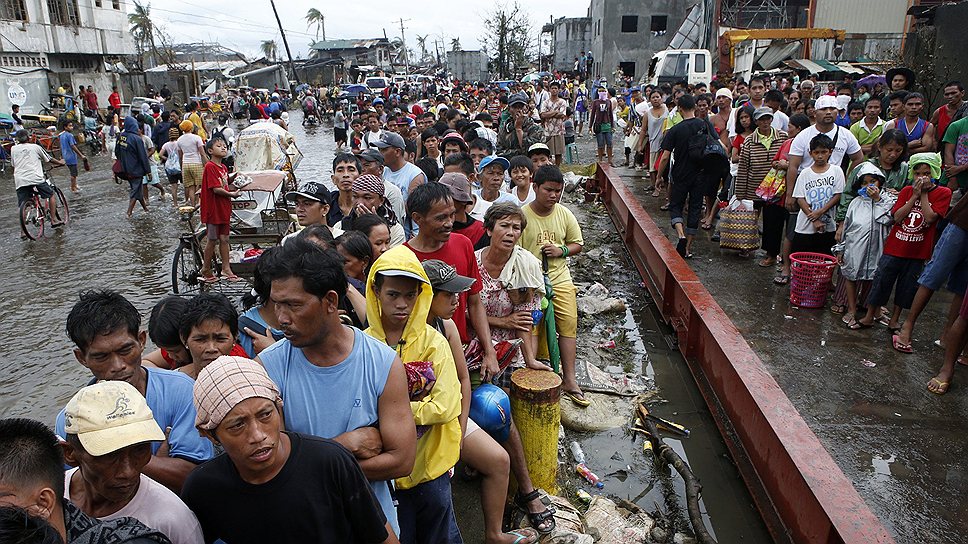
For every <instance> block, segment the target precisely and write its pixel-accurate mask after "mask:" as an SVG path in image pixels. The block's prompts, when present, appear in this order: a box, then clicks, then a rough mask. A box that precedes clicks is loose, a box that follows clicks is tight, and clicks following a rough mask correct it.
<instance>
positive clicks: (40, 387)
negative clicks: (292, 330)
mask: <svg viewBox="0 0 968 544" xmlns="http://www.w3.org/2000/svg"><path fill="white" fill-rule="evenodd" d="M297 119H301V114H299V113H294V114H293V121H294V123H293V126H292V127H291V129H292V133H293V134H294V135H295V136H296V139H297V142H298V145H299V147H300V149H301V150H302V152H303V153H304V154H305V158H304V159H303V162H302V164H301V165H300V167H299V169H298V171H297V176H298V178H299V180H300V181H312V180H317V181H319V180H323V179H325V180H327V182H328V180H329V177H330V170H331V162H332V157H333V149H334V145H333V135H332V128H330V127H328V126H327V125H326V124H325V123H324V125H323V126H322V127H310V129H309V130H310V131H312V132H313V133H312V134H306V133H305V132H304V131H303V130H302V128H301V127H300V126H299V122H298V120H297ZM91 163H92V167H93V168H92V170H91V172H84V171H83V169H82V170H81V172H80V176H79V178H78V184H79V185H80V187H81V189H82V191H81V192H80V193H79V194H77V195H72V194H70V191H68V187H70V183H69V179H68V177H67V175H68V174H67V170H66V169H65V168H56V169H54V170H53V172H52V175H53V178H54V182H55V183H56V184H57V185H58V186H59V187H60V188H61V189H62V190H64V191H65V193H67V198H68V201H69V204H70V207H71V223H70V225H69V226H68V227H67V228H66V229H61V230H59V231H56V232H51V231H50V230H48V237H47V238H44V239H42V240H39V241H36V242H31V241H22V240H21V239H20V224H19V221H18V216H17V213H18V212H17V197H16V194H15V193H14V184H13V176H12V175H11V173H10V169H9V168H8V169H7V172H6V173H5V174H3V175H0V210H2V211H0V259H2V261H3V266H2V268H0V299H2V300H3V301H4V304H3V307H2V308H0V323H3V324H4V325H5V326H8V327H10V331H9V333H8V334H7V335H6V336H7V337H6V338H5V340H4V341H3V343H2V344H0V417H12V416H26V417H32V418H36V419H39V420H41V421H45V422H51V423H52V422H53V419H54V416H55V415H56V414H57V412H58V411H59V410H60V409H61V408H62V407H63V406H64V405H65V404H66V403H67V401H68V400H69V399H70V397H71V395H73V394H74V393H75V392H76V391H77V388H78V387H79V386H81V385H83V384H84V383H85V382H86V380H88V379H89V377H90V373H89V372H88V371H87V370H86V369H84V368H83V367H82V366H81V365H80V364H79V363H78V362H77V361H76V360H75V359H74V355H73V353H72V349H73V344H72V343H71V342H70V339H69V338H68V337H67V333H66V332H65V330H64V324H65V321H66V319H67V313H68V312H69V311H70V309H71V306H73V304H74V302H75V301H76V300H77V294H78V292H80V291H81V290H83V289H93V288H97V289H115V290H117V291H120V292H121V293H122V294H123V295H124V296H125V297H127V298H128V300H130V301H131V302H132V303H133V304H134V305H135V306H136V307H137V308H138V310H140V311H141V315H142V317H143V321H142V327H143V328H146V327H147V316H148V313H149V311H150V310H151V306H152V305H153V304H155V303H156V302H157V301H158V300H159V299H160V298H161V297H163V296H164V295H165V294H167V293H169V292H171V260H172V255H173V254H174V251H175V247H176V245H177V242H178V238H177V237H178V234H179V232H180V231H181V226H180V224H179V221H178V215H177V214H176V213H175V210H174V209H173V208H172V205H171V200H170V199H168V200H166V201H164V202H161V201H159V200H158V194H157V191H155V190H154V189H152V190H151V191H152V192H151V197H150V200H149V209H150V211H149V212H148V213H147V214H144V213H143V212H141V211H140V210H136V211H135V214H134V217H133V218H132V219H128V218H126V217H125V215H124V211H125V208H126V206H127V202H128V201H127V190H128V185H127V183H124V184H123V185H118V184H116V183H114V181H113V180H112V178H111V161H110V159H109V158H108V156H107V155H99V156H97V157H93V158H92V161H91Z"/></svg>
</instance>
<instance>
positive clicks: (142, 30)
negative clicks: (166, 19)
mask: <svg viewBox="0 0 968 544" xmlns="http://www.w3.org/2000/svg"><path fill="white" fill-rule="evenodd" d="M128 24H130V25H131V28H130V30H131V34H132V35H133V36H134V39H135V41H136V42H137V43H138V44H140V46H139V50H141V51H144V48H145V45H146V44H150V45H151V49H150V51H151V55H152V59H153V60H154V61H155V63H157V58H158V49H157V47H155V25H154V23H152V22H151V6H150V5H148V6H146V5H144V4H142V3H141V2H138V0H135V2H134V12H132V13H129V14H128ZM142 65H143V63H142Z"/></svg>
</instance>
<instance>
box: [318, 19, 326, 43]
mask: <svg viewBox="0 0 968 544" xmlns="http://www.w3.org/2000/svg"><path fill="white" fill-rule="evenodd" d="M319 29H320V30H322V31H323V41H324V42H325V41H326V16H325V15H323V16H322V17H321V18H320V20H319Z"/></svg>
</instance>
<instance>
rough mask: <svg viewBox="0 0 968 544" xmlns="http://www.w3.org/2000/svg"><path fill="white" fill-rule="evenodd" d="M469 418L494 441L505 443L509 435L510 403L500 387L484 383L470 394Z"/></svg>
mask: <svg viewBox="0 0 968 544" xmlns="http://www.w3.org/2000/svg"><path fill="white" fill-rule="evenodd" d="M470 418H471V419H473V420H474V423H477V424H478V425H479V426H480V427H481V428H482V429H484V430H485V431H487V434H489V435H491V437H493V438H494V440H497V441H498V442H505V441H507V439H508V436H509V435H510V434H511V401H510V400H509V399H508V395H507V393H505V392H504V390H503V389H501V388H500V387H498V386H496V385H493V384H489V383H485V384H481V385H480V387H478V388H477V389H475V390H474V392H473V393H472V394H471V413H470Z"/></svg>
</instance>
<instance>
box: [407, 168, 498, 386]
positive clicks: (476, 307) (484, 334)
mask: <svg viewBox="0 0 968 544" xmlns="http://www.w3.org/2000/svg"><path fill="white" fill-rule="evenodd" d="M454 213H455V208H454V199H453V197H451V193H450V188H449V187H447V186H446V185H443V184H441V183H424V184H422V185H418V186H416V187H415V188H414V190H413V191H410V195H409V196H408V197H407V214H408V215H409V216H410V218H411V219H412V220H413V222H414V223H415V224H416V225H417V226H418V227H419V230H418V231H417V235H416V236H414V237H413V238H411V239H410V241H408V242H407V243H406V244H405V245H406V246H407V247H409V248H410V249H411V250H412V251H413V252H414V253H415V254H416V255H417V259H419V260H420V262H423V261H426V260H429V259H437V260H440V261H444V262H445V263H447V264H449V265H451V266H453V267H454V268H455V269H456V270H457V273H458V274H460V275H461V276H466V277H468V278H472V279H474V280H475V281H474V285H472V286H471V288H470V289H469V290H467V291H465V292H463V293H461V294H460V296H459V297H458V302H457V311H456V312H455V313H454V317H453V320H454V324H455V325H457V331H458V332H459V333H460V340H461V343H463V344H467V343H468V342H469V341H470V338H471V335H470V334H469V333H468V330H467V321H468V320H470V322H471V326H472V327H473V328H474V332H475V333H477V336H478V337H479V338H490V337H491V328H490V326H488V324H487V312H486V311H485V310H484V304H483V303H482V302H481V296H480V292H481V287H482V285H483V284H482V283H481V272H480V270H479V269H478V267H477V257H475V256H474V245H473V244H471V241H470V240H468V239H467V237H466V236H464V235H463V234H457V233H455V232H453V230H454ZM481 344H482V346H483V348H484V362H483V364H482V365H481V381H482V382H487V381H489V380H490V379H491V378H492V377H494V376H495V375H497V374H498V372H499V371H500V368H499V367H498V364H497V354H496V353H495V352H494V345H493V344H491V343H490V342H482V343H481Z"/></svg>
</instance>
